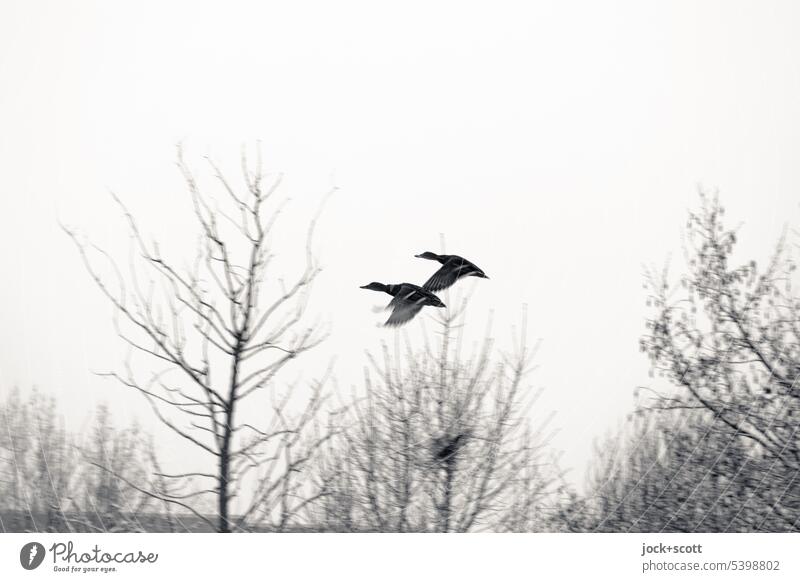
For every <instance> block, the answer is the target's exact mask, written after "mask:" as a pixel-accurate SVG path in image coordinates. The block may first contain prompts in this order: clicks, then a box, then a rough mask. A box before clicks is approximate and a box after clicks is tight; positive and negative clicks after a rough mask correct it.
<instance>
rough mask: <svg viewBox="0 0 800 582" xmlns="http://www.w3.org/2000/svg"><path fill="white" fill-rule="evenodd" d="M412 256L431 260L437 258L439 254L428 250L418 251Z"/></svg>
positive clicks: (436, 259)
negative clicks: (418, 252)
mask: <svg viewBox="0 0 800 582" xmlns="http://www.w3.org/2000/svg"><path fill="white" fill-rule="evenodd" d="M414 256H415V257H417V258H418V259H429V260H431V261H438V260H439V255H437V254H436V253H432V252H430V251H425V252H424V253H420V254H418V255H414Z"/></svg>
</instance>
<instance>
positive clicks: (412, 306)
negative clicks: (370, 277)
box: [361, 282, 446, 327]
mask: <svg viewBox="0 0 800 582" xmlns="http://www.w3.org/2000/svg"><path fill="white" fill-rule="evenodd" d="M361 288H362V289H370V290H372V291H383V292H384V293H388V294H389V295H392V297H393V299H392V300H391V301H390V302H389V305H387V306H386V308H387V309H392V314H391V315H390V316H389V319H387V320H386V323H385V324H384V325H386V326H389V327H392V326H399V325H403V324H404V323H406V322H408V321H410V320H411V319H413V318H414V316H415V315H416V314H417V313H419V312H420V311H421V310H422V308H423V307H425V306H426V305H430V306H432V307H446V306H445V304H444V303H443V302H442V300H441V299H439V298H438V297H437V296H436V295H434V294H433V293H431V292H430V291H428V290H426V289H423V288H422V287H420V286H419V285H414V284H413V283H398V284H394V285H387V284H385V283H377V282H372V283H369V284H368V285H362V286H361Z"/></svg>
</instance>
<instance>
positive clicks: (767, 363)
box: [641, 195, 800, 530]
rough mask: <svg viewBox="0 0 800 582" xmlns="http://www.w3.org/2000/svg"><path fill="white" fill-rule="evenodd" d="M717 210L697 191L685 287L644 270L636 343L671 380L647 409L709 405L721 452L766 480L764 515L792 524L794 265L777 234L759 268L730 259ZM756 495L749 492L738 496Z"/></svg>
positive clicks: (798, 351) (799, 368)
mask: <svg viewBox="0 0 800 582" xmlns="http://www.w3.org/2000/svg"><path fill="white" fill-rule="evenodd" d="M722 218H723V208H722V206H721V205H720V203H719V201H718V199H717V198H713V199H708V198H707V197H705V196H702V195H701V208H700V210H699V211H698V212H692V213H690V215H689V221H688V232H687V238H686V247H687V248H686V256H687V263H688V269H687V272H686V274H685V275H684V276H683V277H682V278H681V280H680V283H681V287H680V288H678V289H675V290H674V291H672V290H671V286H670V284H669V282H668V280H667V276H666V274H663V275H661V276H657V275H655V274H653V273H651V274H649V279H648V280H649V283H650V289H651V297H650V299H649V301H650V303H651V304H652V306H653V310H654V314H653V317H652V318H651V319H650V320H649V321H648V322H647V327H648V332H647V333H646V334H645V336H644V337H643V338H642V344H641V346H642V350H643V351H644V352H645V353H646V354H647V355H648V357H649V358H650V361H651V363H652V366H653V368H654V370H655V371H656V372H657V373H658V374H659V375H660V376H661V377H663V378H666V379H667V380H668V381H669V382H670V383H671V384H672V385H673V386H674V387H675V388H676V389H675V390H674V391H667V392H661V393H657V394H656V397H655V398H654V399H653V401H652V403H651V407H652V408H657V409H661V410H663V409H676V410H685V411H692V410H699V411H705V412H706V413H707V414H706V415H705V416H704V417H703V418H704V419H705V420H706V421H707V422H709V423H711V424H713V427H712V428H713V431H716V432H720V433H721V434H722V435H723V436H722V438H724V439H725V442H724V446H725V450H722V451H720V455H722V457H721V458H724V456H725V455H727V454H728V453H729V452H730V451H731V450H737V451H738V453H737V454H738V455H739V457H738V461H737V463H738V464H739V465H750V466H752V467H758V468H760V470H761V472H762V474H763V477H762V480H765V482H767V483H769V487H768V488H765V487H753V488H752V490H751V493H752V496H758V498H760V499H761V501H762V502H763V501H766V505H767V507H769V508H770V509H769V515H766V516H764V518H765V519H766V520H767V522H769V523H772V522H773V521H774V520H778V521H779V522H780V523H781V524H782V528H783V529H784V530H796V529H798V527H800V522H799V521H798V507H800V497H798V493H797V492H798V488H797V476H798V472H799V471H800V438H798V437H800V434H798V416H800V387H798V384H797V380H798V375H799V374H800V297H798V296H797V295H796V294H795V293H794V291H793V288H792V272H793V271H794V270H795V264H794V262H793V260H792V259H791V257H790V256H789V253H788V250H787V248H786V245H785V243H784V239H783V238H781V240H780V242H779V243H778V247H777V250H776V251H775V253H774V255H773V257H772V259H771V260H770V262H769V263H768V264H767V265H766V267H765V268H763V269H758V267H757V264H756V262H755V261H750V262H748V263H745V264H742V265H740V266H734V265H733V264H732V262H733V261H732V259H733V250H734V245H735V243H736V232H735V231H734V230H730V229H726V228H725V227H724V225H723V222H722ZM715 466H717V465H715ZM709 470H711V467H709ZM743 470H744V471H745V474H746V473H747V472H748V471H747V469H746V468H745V469H743ZM754 485H755V484H754ZM764 496H766V498H765V497H764ZM755 502H757V499H756V498H755V497H752V499H751V497H748V499H746V500H745V501H744V503H745V504H746V505H747V504H749V503H755ZM745 509H746V507H745ZM765 523H766V522H765Z"/></svg>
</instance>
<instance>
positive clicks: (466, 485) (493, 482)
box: [313, 307, 556, 532]
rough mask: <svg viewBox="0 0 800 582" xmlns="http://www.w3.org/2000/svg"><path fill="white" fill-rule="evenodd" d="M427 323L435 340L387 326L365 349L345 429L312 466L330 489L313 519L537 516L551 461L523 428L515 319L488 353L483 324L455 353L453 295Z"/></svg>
mask: <svg viewBox="0 0 800 582" xmlns="http://www.w3.org/2000/svg"><path fill="white" fill-rule="evenodd" d="M437 326H438V328H439V329H438V338H439V339H438V341H437V342H436V345H435V346H434V345H433V342H429V340H428V336H427V334H426V337H425V341H424V343H423V344H422V345H419V347H414V346H412V345H411V343H410V342H409V341H408V339H407V338H406V340H405V341H404V342H401V341H400V340H399V336H396V337H397V338H398V340H397V342H396V345H395V347H394V350H391V349H390V348H389V347H388V346H387V345H386V344H384V345H383V346H382V349H381V352H380V356H379V357H375V356H373V355H370V356H369V359H370V367H369V368H368V369H367V370H365V390H364V393H363V394H361V395H360V396H358V395H357V396H358V397H357V398H355V403H354V404H353V406H352V408H351V409H350V411H349V414H350V417H349V423H345V425H346V426H349V430H345V431H344V432H343V434H342V435H341V436H340V437H339V438H337V439H336V440H335V441H332V442H331V446H330V447H329V449H328V451H327V455H326V458H325V462H323V463H322V466H321V467H320V470H319V474H320V475H321V476H322V478H323V479H324V480H325V481H326V483H328V484H329V487H330V490H331V494H330V495H329V496H327V497H325V498H324V499H322V500H321V501H320V503H318V504H316V505H315V506H314V508H313V509H314V511H315V512H316V514H315V515H316V518H315V519H316V520H317V521H318V522H321V524H322V525H323V527H326V528H328V529H332V530H344V531H383V532H386V531H392V532H420V531H436V532H466V531H477V530H492V531H520V530H524V531H533V530H536V529H537V528H541V527H542V524H543V523H544V522H545V519H546V515H547V512H549V511H550V509H551V506H550V502H551V501H552V500H551V496H552V494H553V487H552V484H553V483H554V482H555V477H556V470H555V466H554V464H552V463H549V462H544V461H543V459H544V455H543V453H542V447H543V445H544V441H545V436H544V435H543V433H542V432H541V431H539V432H532V431H530V430H529V424H528V419H527V412H528V407H529V406H530V405H532V404H533V401H534V400H535V398H534V397H533V395H532V394H531V393H530V391H529V389H528V387H527V386H526V384H525V378H526V376H527V374H528V372H529V368H530V363H531V357H532V355H533V352H532V351H531V350H530V349H529V348H528V347H527V346H526V341H525V336H526V334H525V329H524V325H523V329H522V331H521V334H520V336H519V337H518V338H517V340H516V345H515V351H514V353H512V354H510V355H503V356H502V357H501V358H500V359H499V360H497V359H494V358H493V341H492V339H490V329H487V335H486V336H485V337H486V339H484V340H483V341H482V342H481V343H480V344H476V345H475V347H474V350H473V351H472V353H470V354H468V355H465V354H464V351H465V350H464V349H463V343H464V342H465V338H464V333H463V331H464V325H463V307H462V308H461V309H456V310H451V311H449V312H447V313H446V314H445V315H444V316H443V317H442V318H441V320H440V321H438V324H437ZM401 344H402V346H401Z"/></svg>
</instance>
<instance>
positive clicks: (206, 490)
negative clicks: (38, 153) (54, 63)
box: [66, 148, 328, 532]
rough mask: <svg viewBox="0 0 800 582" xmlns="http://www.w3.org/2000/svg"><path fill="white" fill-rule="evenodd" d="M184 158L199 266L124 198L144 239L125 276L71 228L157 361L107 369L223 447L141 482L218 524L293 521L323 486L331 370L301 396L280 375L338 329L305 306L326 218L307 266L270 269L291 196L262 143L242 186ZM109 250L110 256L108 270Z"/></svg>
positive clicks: (201, 439) (120, 328) (198, 440)
mask: <svg viewBox="0 0 800 582" xmlns="http://www.w3.org/2000/svg"><path fill="white" fill-rule="evenodd" d="M178 167H179V168H180V170H181V172H182V173H183V176H184V178H185V181H186V184H187V186H188V190H189V193H190V197H191V202H192V212H193V215H194V218H195V220H196V223H197V225H198V226H199V236H200V244H199V245H198V252H197V256H196V257H195V260H194V263H193V265H192V266H190V267H185V268H181V267H179V266H177V265H178V264H179V262H178V261H173V260H170V259H168V258H167V257H165V256H164V255H162V253H161V250H160V248H159V245H158V244H157V243H156V242H148V241H147V240H145V237H144V236H143V235H142V233H141V231H140V229H139V227H138V225H137V222H136V220H135V219H134V217H133V215H132V214H131V213H130V212H129V211H128V210H127V208H126V207H125V206H124V205H123V204H122V202H121V201H120V200H119V199H118V198H116V197H115V200H116V201H117V202H118V203H119V205H120V207H121V208H122V212H123V214H124V216H125V218H126V220H127V224H128V227H129V231H130V236H131V240H132V245H133V252H132V254H131V259H130V261H129V275H128V276H127V278H126V277H123V275H122V273H121V271H120V269H119V268H118V266H117V264H116V262H114V261H113V260H112V259H111V257H110V256H109V255H108V254H107V253H105V252H104V251H102V250H100V249H98V248H97V247H94V246H92V245H90V244H88V243H86V242H84V241H82V240H81V239H80V238H79V237H78V236H77V235H76V234H75V233H74V232H73V231H71V230H69V229H66V230H67V233H68V234H69V235H70V237H71V238H72V240H73V241H74V242H75V244H76V245H77V248H78V250H79V251H80V255H81V257H82V259H83V262H84V264H85V266H86V268H87V270H88V272H89V274H90V275H91V277H92V279H93V280H94V282H95V283H96V285H97V286H98V288H99V289H100V291H101V292H102V293H103V295H104V296H105V297H106V298H107V299H108V301H109V302H110V303H111V305H112V306H113V308H114V312H115V317H114V323H115V325H116V329H117V332H118V334H119V337H120V338H122V340H123V341H124V342H125V343H126V344H127V346H129V348H130V351H131V354H133V355H134V356H139V357H143V358H144V359H145V360H149V364H148V366H149V367H150V369H153V368H155V367H158V369H156V370H155V371H153V372H152V373H150V374H148V375H147V376H146V377H145V374H142V373H141V372H139V373H137V372H136V371H135V370H134V362H133V361H132V357H129V358H128V360H127V361H126V363H125V366H124V369H123V370H122V371H119V372H108V373H106V374H105V375H106V376H108V377H112V378H114V379H116V380H118V381H119V382H121V383H122V384H123V385H124V386H127V387H129V388H131V389H133V390H136V391H137V392H139V393H140V394H141V395H143V396H144V397H145V399H146V400H147V402H149V404H150V405H151V407H152V410H153V413H154V414H155V416H156V417H157V418H158V420H159V421H160V422H161V423H163V425H164V426H166V427H167V428H168V429H169V430H171V431H172V432H173V433H174V434H175V435H177V436H178V437H180V439H182V440H183V441H185V442H187V443H189V444H191V445H192V446H194V447H197V448H198V449H200V450H201V451H204V452H205V453H206V454H207V455H208V456H209V457H210V458H211V459H212V460H213V468H212V469H210V470H209V469H208V468H201V469H199V470H196V471H188V472H178V473H159V474H158V475H157V477H158V478H159V479H160V481H159V482H158V483H160V486H156V483H155V482H153V483H150V484H147V485H144V484H138V483H132V482H131V483H129V484H130V485H131V486H132V487H135V488H137V489H139V490H141V491H142V492H144V493H146V494H148V495H150V496H152V497H154V498H156V499H158V500H160V501H161V502H163V503H167V504H170V505H172V506H174V507H175V508H176V509H178V510H179V511H181V512H183V513H184V514H185V513H186V512H190V513H192V514H194V516H195V517H196V518H198V519H200V520H202V521H204V522H206V523H207V524H208V525H209V526H210V527H213V528H214V529H216V530H218V531H220V532H230V531H234V530H238V531H243V530H248V529H251V528H256V527H271V528H277V529H284V528H286V527H288V526H289V525H290V523H291V521H292V519H294V517H295V516H296V515H297V514H298V512H299V511H300V510H302V508H303V507H304V506H305V505H306V504H307V503H308V502H309V500H310V499H313V498H314V497H315V496H316V495H319V494H320V492H319V491H316V492H315V491H308V490H306V489H305V485H304V482H303V481H302V480H301V478H300V472H301V470H302V469H303V468H304V466H305V465H306V464H307V463H308V462H309V460H310V459H311V458H312V456H313V454H314V452H315V451H316V450H317V449H318V448H319V447H320V446H321V445H322V444H323V443H324V442H325V440H326V439H327V438H328V433H327V432H326V431H325V430H322V429H321V428H320V427H319V425H318V423H317V416H318V414H317V413H318V412H319V410H320V407H321V406H322V403H323V397H322V388H323V384H324V378H323V379H321V380H319V381H315V382H313V386H312V387H311V395H310V396H309V398H308V399H307V400H306V402H305V404H303V405H302V406H299V407H297V406H296V402H294V401H293V398H292V397H293V396H294V394H295V392H297V391H298V390H299V389H295V388H296V387H294V386H289V387H288V389H287V390H284V391H283V392H281V391H280V390H279V389H278V388H277V386H276V380H277V379H278V377H279V374H280V372H281V371H282V370H283V369H284V367H285V366H286V365H287V364H288V363H289V362H291V361H292V360H294V359H295V358H297V357H298V356H300V355H302V354H304V353H305V352H307V351H309V350H311V349H312V348H314V347H315V346H317V345H319V344H320V342H321V341H322V340H323V339H324V337H325V335H326V332H325V330H324V329H323V328H322V326H321V325H320V324H319V323H317V322H307V321H306V318H305V317H304V314H305V310H306V305H307V301H308V297H309V292H310V288H311V284H312V282H313V281H314V279H315V278H316V276H317V274H318V273H319V267H318V265H317V263H316V262H315V260H314V258H313V256H312V237H313V232H314V226H315V223H316V217H315V218H314V219H313V220H312V221H311V222H310V225H309V227H308V231H307V236H306V247H305V253H304V254H305V256H304V260H303V268H302V270H301V272H300V273H299V274H298V275H296V277H295V278H294V280H293V282H291V283H290V284H285V282H284V280H283V279H282V278H279V277H278V276H277V275H275V274H273V272H272V271H273V269H272V268H271V261H272V259H273V257H274V256H275V249H274V247H273V245H272V231H273V227H274V225H275V221H276V219H277V218H278V216H279V214H280V211H281V209H282V207H283V204H284V202H285V201H283V202H277V203H275V200H274V198H275V192H276V190H277V189H278V187H279V185H280V183H281V179H280V177H278V178H276V179H274V180H273V181H272V182H271V183H269V184H265V183H264V175H263V173H262V171H261V160H260V155H259V158H258V160H257V162H256V165H255V170H254V171H251V168H250V167H249V165H248V161H247V159H246V157H245V156H244V155H243V156H242V174H243V177H244V188H243V193H239V192H237V189H236V188H235V187H234V184H233V183H231V182H229V181H228V179H227V178H226V177H225V176H224V175H223V174H222V172H220V170H219V169H218V168H217V166H216V165H214V164H213V162H209V168H210V171H211V172H212V174H213V175H214V176H215V178H216V181H217V182H218V186H219V189H220V190H221V192H222V196H223V200H216V199H213V198H212V197H209V196H208V195H206V194H204V193H203V192H201V188H200V186H199V185H198V182H197V181H196V179H195V177H194V175H193V173H192V171H191V170H190V168H189V166H188V165H187V164H186V163H185V161H184V159H183V157H182V154H181V151H180V148H179V151H178ZM320 209H321V207H320ZM99 258H105V259H106V260H107V261H108V263H109V264H110V266H111V272H112V275H111V276H110V277H109V276H104V275H103V272H102V270H101V268H100V267H99V266H98V263H97V260H98V259H99ZM145 369H147V368H145ZM294 400H296V398H295V399H294ZM293 409H296V410H297V413H296V414H292V413H291V412H292V410H293ZM106 469H107V470H109V471H111V472H114V473H116V472H115V471H114V469H113V468H109V467H106ZM209 500H213V502H214V506H215V509H213V510H212V509H211V508H210V507H209ZM209 510H210V511H211V512H212V513H214V512H215V513H216V519H215V520H212V519H211V517H210V516H209V515H208V512H209Z"/></svg>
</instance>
